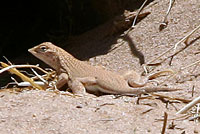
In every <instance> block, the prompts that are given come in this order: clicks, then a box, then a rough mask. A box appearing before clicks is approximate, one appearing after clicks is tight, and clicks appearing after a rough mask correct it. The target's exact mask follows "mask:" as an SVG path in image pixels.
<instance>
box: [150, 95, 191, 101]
mask: <svg viewBox="0 0 200 134" xmlns="http://www.w3.org/2000/svg"><path fill="white" fill-rule="evenodd" d="M151 95H152V96H157V97H160V98H166V99H169V100H178V101H182V102H183V103H189V102H191V101H192V100H187V99H183V98H178V97H170V96H166V95H160V94H156V93H151Z"/></svg>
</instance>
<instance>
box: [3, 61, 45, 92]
mask: <svg viewBox="0 0 200 134" xmlns="http://www.w3.org/2000/svg"><path fill="white" fill-rule="evenodd" d="M0 64H1V66H2V67H4V68H6V67H9V65H7V64H6V63H4V62H0ZM8 71H9V72H10V73H13V74H15V75H17V76H19V77H20V78H21V79H22V80H23V81H27V82H29V83H30V84H31V85H32V86H33V87H35V88H37V89H39V90H43V88H42V87H41V86H39V85H38V84H36V83H35V82H34V81H33V80H32V79H31V78H29V77H27V76H26V75H24V74H22V73H21V72H19V71H18V70H17V69H16V68H10V69H9V70H8Z"/></svg>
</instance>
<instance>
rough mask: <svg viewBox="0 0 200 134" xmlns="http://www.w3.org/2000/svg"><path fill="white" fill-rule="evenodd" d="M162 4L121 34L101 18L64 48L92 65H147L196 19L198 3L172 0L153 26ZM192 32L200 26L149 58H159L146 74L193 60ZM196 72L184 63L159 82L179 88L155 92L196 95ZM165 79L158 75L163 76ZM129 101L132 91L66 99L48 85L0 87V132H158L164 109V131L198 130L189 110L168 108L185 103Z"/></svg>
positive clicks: (194, 133)
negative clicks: (164, 22) (163, 25)
mask: <svg viewBox="0 0 200 134" xmlns="http://www.w3.org/2000/svg"><path fill="white" fill-rule="evenodd" d="M168 2H169V1H168V0H162V1H159V0H155V1H153V2H152V3H150V4H149V5H148V6H146V7H145V9H144V11H143V12H151V13H150V14H149V15H148V16H147V17H145V18H144V19H143V20H141V21H140V22H139V23H137V25H136V27H135V29H133V30H131V31H130V33H129V34H128V35H127V36H125V37H121V36H120V35H119V33H118V34H116V33H114V34H111V35H110V34H108V33H109V31H110V30H109V29H108V28H107V27H106V25H107V24H106V25H103V26H100V27H99V28H97V29H95V30H92V31H90V32H87V33H85V34H83V35H81V36H79V37H76V38H74V39H71V41H68V42H66V44H68V46H67V47H66V50H69V51H70V52H71V53H72V54H73V55H75V56H76V57H78V58H79V59H88V60H89V61H90V62H92V64H100V65H103V66H105V67H107V68H108V69H110V70H113V71H118V72H119V71H123V70H131V69H134V70H137V71H138V72H139V73H142V72H143V68H142V66H141V64H140V63H143V62H145V63H148V62H149V61H150V60H152V59H154V58H155V57H157V56H158V55H160V54H161V53H162V52H164V51H165V50H167V49H169V48H170V47H172V46H173V45H174V44H175V43H177V42H178V41H179V40H180V39H182V38H183V37H184V36H185V35H186V34H187V33H188V32H190V31H192V30H193V29H194V28H195V27H197V26H198V25H199V24H200V23H199V20H200V2H199V1H198V0H187V1H183V0H176V1H175V3H174V6H173V8H172V10H171V12H170V15H169V16H168V21H169V22H168V26H167V27H166V28H165V29H163V30H162V31H159V24H160V23H161V22H162V20H163V19H164V15H165V12H166V10H167V8H168ZM105 27H106V28H105ZM199 38H200V30H198V31H197V32H196V33H194V34H193V35H192V36H191V37H190V38H189V40H188V46H186V45H185V44H184V43H181V44H180V45H179V46H178V47H177V49H176V50H175V51H174V50H173V51H170V53H167V54H166V55H164V56H163V57H161V59H159V60H157V61H155V62H154V63H161V64H160V65H158V66H151V67H150V70H151V71H152V73H153V72H157V71H159V70H164V69H173V70H175V71H178V70H179V69H180V68H181V67H185V66H187V65H189V64H192V63H194V62H195V61H198V60H200V46H199V44H200V39H199ZM71 44H73V47H72V45H71ZM80 44H82V45H81V46H80V47H76V46H79V45H80ZM91 46H92V47H91ZM176 52H177V53H176ZM199 76H200V67H199V65H195V66H192V67H189V68H186V69H184V70H182V71H181V72H180V73H178V74H177V75H176V77H174V78H171V79H169V80H167V81H166V82H165V83H164V84H163V85H164V86H168V87H176V88H182V89H183V91H177V92H173V93H159V94H162V95H167V96H170V97H179V98H183V99H188V100H191V99H193V98H195V97H197V96H198V95H199V94H200V90H199V89H200V77H199ZM166 78H167V77H162V78H159V79H158V80H159V81H160V82H162V81H163V80H165V79H166ZM193 87H195V91H194V96H193V97H192V95H191V92H192V88H193ZM136 102H137V97H128V96H124V97H120V98H115V97H114V96H113V95H103V96H100V97H96V96H93V97H91V96H90V97H87V96H85V97H71V96H67V95H59V94H56V93H54V92H52V91H38V90H24V91H22V92H16V91H11V90H1V92H0V133H1V134H27V133H28V134H33V133H37V134H70V133H81V134H86V133H87V134H99V133H106V134H110V133H113V134H123V133H124V134H146V133H147V134H156V133H161V130H162V126H163V121H162V120H160V119H163V115H164V112H167V113H168V122H167V128H166V132H165V133H166V134H172V133H173V134H183V133H185V134H198V133H200V128H199V127H198V126H199V122H195V121H189V118H190V117H191V115H190V116H189V118H181V119H176V120H175V118H176V117H177V116H175V113H176V112H177V111H178V110H179V109H181V108H182V107H183V106H185V103H182V102H180V101H176V100H174V101H172V100H168V99H164V100H161V99H158V98H157V97H151V98H146V99H142V100H140V101H139V104H136ZM179 116H180V115H179ZM179 116H178V117H179ZM172 119H174V120H172Z"/></svg>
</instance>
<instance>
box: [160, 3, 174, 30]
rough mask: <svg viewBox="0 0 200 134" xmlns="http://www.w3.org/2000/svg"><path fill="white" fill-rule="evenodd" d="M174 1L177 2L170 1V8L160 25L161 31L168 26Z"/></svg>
mask: <svg viewBox="0 0 200 134" xmlns="http://www.w3.org/2000/svg"><path fill="white" fill-rule="evenodd" d="M174 2H175V0H170V1H169V7H168V10H167V13H166V15H165V18H164V20H163V22H162V23H161V25H160V28H159V30H160V31H161V30H163V29H164V28H165V27H166V26H167V16H168V15H169V12H170V11H171V9H172V6H173V4H174Z"/></svg>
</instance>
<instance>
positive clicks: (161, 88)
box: [141, 87, 183, 93]
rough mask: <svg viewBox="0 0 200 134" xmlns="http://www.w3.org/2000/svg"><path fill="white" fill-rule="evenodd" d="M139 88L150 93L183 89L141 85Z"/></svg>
mask: <svg viewBox="0 0 200 134" xmlns="http://www.w3.org/2000/svg"><path fill="white" fill-rule="evenodd" d="M141 90H143V91H144V92H146V93H152V92H173V91H180V90H183V89H179V88H168V87H142V88H141Z"/></svg>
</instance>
